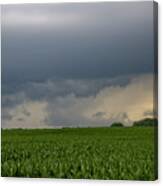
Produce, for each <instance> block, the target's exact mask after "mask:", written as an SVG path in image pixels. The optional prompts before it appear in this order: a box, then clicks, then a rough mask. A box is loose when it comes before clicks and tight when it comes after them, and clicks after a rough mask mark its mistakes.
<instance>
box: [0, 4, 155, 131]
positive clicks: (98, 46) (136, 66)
mask: <svg viewBox="0 0 163 186" xmlns="http://www.w3.org/2000/svg"><path fill="white" fill-rule="evenodd" d="M152 6H153V3H152V2H134V3H133V2H126V3H120V2H118V3H112V2H109V3H68V4H65V3H64V4H42V5H38V4H37V5H36V4H28V5H27V4H26V5H23V4H22V5H3V6H2V50H1V51H2V52H1V53H2V121H3V126H5V127H6V126H7V127H8V126H9V127H29V128H30V127H47V126H76V125H82V126H87V125H88V124H91V125H92V126H93V125H99V123H101V124H102V125H110V123H111V122H115V121H124V123H126V125H129V124H130V123H131V122H132V121H134V120H135V119H137V118H140V117H144V116H145V114H146V113H145V112H144V111H146V110H149V109H151V107H150V108H149V105H151V102H152V101H151V99H149V98H152V95H151V94H152V93H153V87H152V81H153V78H152V76H153V75H152V72H153V59H154V57H153V20H152V19H153V17H152V16H153V14H152V9H153V7H152ZM134 79H136V80H134ZM144 93H145V95H144ZM131 97H132V98H131ZM147 98H148V99H147ZM137 104H138V105H141V104H142V105H145V108H144V107H141V108H142V110H140V109H139V110H137V109H138V106H136V107H135V105H137ZM117 105H118V107H117ZM135 113H137V115H136V114H135ZM142 114H144V115H143V116H142ZM130 119H131V120H132V121H131V120H130ZM22 124H23V125H22Z"/></svg>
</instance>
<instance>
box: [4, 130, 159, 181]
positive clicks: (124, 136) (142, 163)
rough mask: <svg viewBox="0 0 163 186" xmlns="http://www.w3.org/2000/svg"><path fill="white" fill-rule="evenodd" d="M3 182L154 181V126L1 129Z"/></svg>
mask: <svg viewBox="0 0 163 186" xmlns="http://www.w3.org/2000/svg"><path fill="white" fill-rule="evenodd" d="M1 134H2V145H1V146H2V147H1V150H2V154H1V162H2V164H1V174H2V176H3V177H39V178H69V179H111V180H115V179H116V180H129V179H130V180H155V179H156V177H157V176H156V173H155V172H156V161H155V159H157V157H156V156H157V155H156V152H155V144H154V138H155V133H154V127H115V128H109V127H108V128H105V127H103V128H63V129H29V130H27V129H2V133H1Z"/></svg>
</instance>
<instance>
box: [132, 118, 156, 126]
mask: <svg viewBox="0 0 163 186" xmlns="http://www.w3.org/2000/svg"><path fill="white" fill-rule="evenodd" d="M157 124H158V120H157V119H156V118H153V119H151V118H145V119H143V120H140V121H135V122H134V123H133V126H134V127H138V126H139V127H141V126H146V127H148V126H157Z"/></svg>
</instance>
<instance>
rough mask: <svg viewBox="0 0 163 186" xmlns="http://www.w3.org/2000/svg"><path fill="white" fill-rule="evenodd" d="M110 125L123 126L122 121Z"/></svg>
mask: <svg viewBox="0 0 163 186" xmlns="http://www.w3.org/2000/svg"><path fill="white" fill-rule="evenodd" d="M111 127H123V124H122V123H120V122H119V123H113V124H112V125H111Z"/></svg>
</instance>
